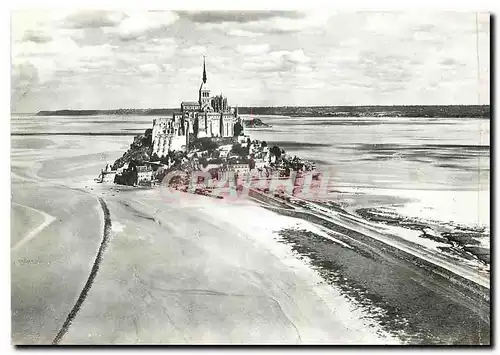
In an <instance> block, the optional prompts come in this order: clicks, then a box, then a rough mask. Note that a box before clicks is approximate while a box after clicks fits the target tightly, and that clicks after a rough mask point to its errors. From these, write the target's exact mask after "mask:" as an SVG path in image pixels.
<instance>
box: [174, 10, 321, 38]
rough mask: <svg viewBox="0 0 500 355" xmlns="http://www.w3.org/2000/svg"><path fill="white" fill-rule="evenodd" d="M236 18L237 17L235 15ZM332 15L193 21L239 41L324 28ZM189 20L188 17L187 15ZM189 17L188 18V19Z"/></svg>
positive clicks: (200, 16) (205, 16)
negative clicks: (244, 38)
mask: <svg viewBox="0 0 500 355" xmlns="http://www.w3.org/2000/svg"><path fill="white" fill-rule="evenodd" d="M235 14H236V15H235ZM330 15H331V13H330V12H329V11H327V10H321V11H316V10H315V11H303V12H297V11H260V12H257V13H255V14H252V13H251V12H248V13H247V12H245V13H240V12H238V13H232V12H229V13H226V12H224V13H223V14H220V15H218V13H216V14H214V13H212V12H201V13H200V12H197V13H196V14H195V15H191V19H192V18H193V17H194V18H195V20H193V19H192V20H193V21H194V22H196V23H197V24H198V26H199V28H201V29H204V30H207V31H211V30H220V31H224V32H226V34H228V35H231V36H237V37H257V36H261V35H264V34H268V35H269V34H278V35H279V34H287V33H293V32H301V31H307V30H311V29H318V28H321V27H322V26H324V25H325V24H326V23H327V21H328V19H329V18H330ZM184 16H186V15H184ZM188 17H189V16H188Z"/></svg>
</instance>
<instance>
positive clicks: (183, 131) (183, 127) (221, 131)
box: [152, 59, 238, 157]
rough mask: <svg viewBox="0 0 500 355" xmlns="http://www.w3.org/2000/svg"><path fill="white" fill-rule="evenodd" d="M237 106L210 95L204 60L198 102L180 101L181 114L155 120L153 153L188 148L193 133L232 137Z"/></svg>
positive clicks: (160, 155)
mask: <svg viewBox="0 0 500 355" xmlns="http://www.w3.org/2000/svg"><path fill="white" fill-rule="evenodd" d="M237 120H238V108H236V109H234V108H231V107H229V105H228V103H227V98H226V97H224V96H222V94H221V95H218V96H217V95H216V96H211V95H210V89H209V88H208V85H207V71H206V66H205V59H203V77H202V82H201V85H200V89H199V91H198V101H183V102H181V111H180V113H176V114H173V116H172V117H171V118H159V119H156V120H154V121H153V132H152V135H153V153H156V154H157V155H158V156H159V157H162V156H165V155H167V154H168V152H169V151H171V150H187V149H188V145H189V136H190V134H191V135H192V136H194V137H196V138H202V137H232V136H233V135H234V124H235V123H236V121H237Z"/></svg>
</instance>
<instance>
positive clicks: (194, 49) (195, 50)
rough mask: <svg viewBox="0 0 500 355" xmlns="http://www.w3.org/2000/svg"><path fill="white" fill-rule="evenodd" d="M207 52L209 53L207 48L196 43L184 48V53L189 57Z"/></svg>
mask: <svg viewBox="0 0 500 355" xmlns="http://www.w3.org/2000/svg"><path fill="white" fill-rule="evenodd" d="M205 53H207V48H206V47H204V46H199V45H194V46H191V47H188V48H184V49H183V50H182V54H183V55H185V56H188V57H195V56H202V55H204V54H205Z"/></svg>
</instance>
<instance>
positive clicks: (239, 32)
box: [227, 29, 264, 37]
mask: <svg viewBox="0 0 500 355" xmlns="http://www.w3.org/2000/svg"><path fill="white" fill-rule="evenodd" d="M227 34H228V35H229V36H234V37H260V36H263V35H264V34H263V33H259V32H251V31H245V30H239V29H234V30H229V32H228V33H227Z"/></svg>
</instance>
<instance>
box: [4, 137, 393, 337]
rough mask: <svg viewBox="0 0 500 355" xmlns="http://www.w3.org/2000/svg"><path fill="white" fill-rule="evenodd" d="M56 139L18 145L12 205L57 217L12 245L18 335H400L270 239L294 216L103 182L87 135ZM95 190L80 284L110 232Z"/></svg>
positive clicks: (93, 245)
mask: <svg viewBox="0 0 500 355" xmlns="http://www.w3.org/2000/svg"><path fill="white" fill-rule="evenodd" d="M17 139H21V140H22V139H27V138H25V137H16V138H13V140H14V141H15V140H17ZM29 139H33V138H32V137H30V138H29ZM51 139H52V142H53V143H54V144H51V145H49V147H50V148H46V150H45V151H44V152H43V154H40V152H39V151H36V154H33V155H31V156H30V150H29V149H28V150H21V149H19V150H17V151H16V152H15V153H14V154H13V168H15V169H16V173H15V174H13V175H12V178H13V185H12V188H13V202H14V203H17V204H23V205H26V206H29V207H31V208H36V209H38V210H40V211H44V212H45V213H50V214H51V215H52V216H54V217H55V218H56V219H55V221H54V222H53V223H51V224H50V225H49V226H48V227H47V228H45V229H44V230H43V231H41V232H40V233H39V234H38V236H37V237H36V238H33V239H32V240H31V241H30V243H27V244H26V245H25V246H24V247H23V248H20V249H19V250H17V251H12V277H13V278H15V279H16V280H17V282H16V283H15V284H14V285H13V289H12V302H13V320H12V322H13V341H14V342H15V343H17V344H50V343H52V342H53V341H54V340H58V341H59V343H61V344H65V343H66V344H70V343H71V344H111V343H113V344H135V343H139V344H155V343H157V344H158V343H163V344H168V343H173V344H178V343H190V344H193V343H194V344H214V343H219V344H220V343H236V344H259V343H268V344H269V343H280V344H296V343H329V344H349V343H352V344H360V343H366V344H386V343H399V340H398V339H396V338H395V337H393V336H391V335H389V334H388V333H387V332H385V331H383V330H382V329H381V328H380V327H378V326H377V324H376V323H374V322H371V321H370V320H369V319H367V318H365V316H366V315H364V314H363V313H361V312H359V311H358V310H355V307H353V306H351V304H350V303H349V302H348V300H346V299H345V298H344V297H343V296H342V295H340V294H339V292H338V291H336V290H335V288H333V287H332V286H331V285H329V284H327V283H325V282H324V280H322V279H321V277H319V275H318V274H317V273H316V272H315V271H313V270H312V269H311V268H310V267H309V266H308V265H307V264H305V263H304V262H303V261H300V260H299V259H298V258H297V256H296V255H294V254H293V253H292V252H291V249H290V248H289V247H286V246H284V245H282V244H280V243H278V242H277V241H276V240H274V239H273V233H274V232H276V233H277V232H278V231H279V230H280V229H282V228H284V227H285V226H286V227H290V226H293V225H294V224H296V223H297V221H294V220H293V219H289V218H288V217H279V216H278V215H276V214H274V213H270V212H267V211H265V210H262V208H261V207H259V206H257V205H255V204H254V203H252V202H250V201H246V202H244V203H243V204H242V205H240V204H235V205H231V204H220V203H219V202H216V201H214V200H212V199H210V198H207V197H203V196H192V195H186V198H185V199H180V200H176V201H175V200H174V201H171V200H165V198H164V196H163V195H162V194H161V191H160V190H158V189H156V190H155V189H149V190H148V189H146V190H136V189H133V188H128V187H123V188H116V187H113V186H104V185H98V184H95V183H94V182H93V181H92V179H93V177H95V171H94V170H93V169H92V161H93V159H95V153H93V154H87V152H88V151H85V153H82V150H81V149H80V147H79V144H81V145H85V144H89V143H91V142H92V141H93V139H94V138H93V137H89V138H87V139H88V140H87V141H85V140H80V141H79V142H80V143H78V144H76V145H75V146H74V147H73V148H68V149H64V150H61V149H60V146H64V145H65V144H66V143H67V142H66V140H67V137H53V138H51ZM32 143H34V142H33V141H32ZM16 144H18V143H16ZM18 145H20V144H18ZM107 146H108V147H109V145H107ZM94 147H96V145H94ZM97 147H98V146H97ZM94 149H95V150H98V149H97V148H94ZM33 152H34V153H35V151H34V150H33ZM102 153H104V154H110V155H109V156H111V155H112V153H110V152H109V151H103V152H102ZM117 157H118V156H116V157H114V158H117ZM29 161H32V164H28V162H29ZM75 161H76V162H78V163H79V164H81V165H83V166H87V164H88V169H87V170H86V171H87V173H88V174H86V175H83V172H82V171H81V170H78V169H69V168H70V167H71V162H75ZM47 167H50V169H49V170H50V174H49V173H47V172H46V171H49V170H47V169H48V168H47ZM98 198H101V199H102V200H103V201H105V203H106V206H107V208H108V210H109V218H110V239H109V244H108V245H107V247H106V249H105V251H104V252H103V253H102V258H101V259H99V261H98V266H99V267H98V269H97V271H96V272H95V273H94V276H93V277H92V278H91V281H92V282H91V284H88V281H89V277H90V275H91V274H92V273H93V270H94V271H95V269H96V268H95V263H96V260H97V259H96V255H97V253H98V250H99V248H100V245H101V243H102V240H103V233H104V230H105V228H104V225H105V221H104V215H103V211H102V206H101V205H100V203H99V199H98ZM266 213H267V219H266V220H267V221H268V223H266V227H264V225H263V224H262V223H261V222H262V218H263V217H264V216H266ZM234 215H241V216H247V218H246V221H247V222H246V223H238V221H236V220H234V217H233V216H234ZM259 227H260V228H259ZM262 228H264V229H262ZM19 233H20V231H19ZM25 260H29V261H30V262H25ZM84 290H85V292H83V293H84V297H83V299H82V291H84ZM75 306H76V308H75ZM68 317H69V318H70V320H71V321H70V322H68ZM61 330H63V331H62V333H61ZM58 334H62V335H63V336H60V337H59V338H58Z"/></svg>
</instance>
